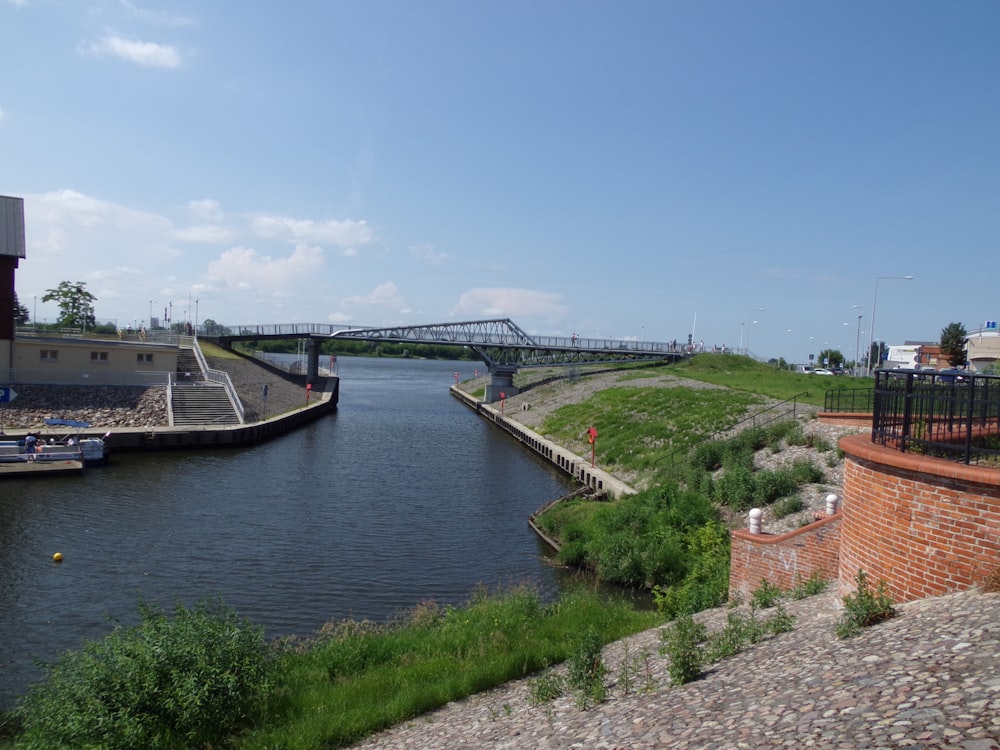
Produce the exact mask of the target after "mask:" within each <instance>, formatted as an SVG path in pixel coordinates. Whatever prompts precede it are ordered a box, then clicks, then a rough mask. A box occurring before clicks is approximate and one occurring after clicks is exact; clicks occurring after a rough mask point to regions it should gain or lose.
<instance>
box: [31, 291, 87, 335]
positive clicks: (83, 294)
mask: <svg viewBox="0 0 1000 750" xmlns="http://www.w3.org/2000/svg"><path fill="white" fill-rule="evenodd" d="M96 301H97V297H95V296H94V295H93V294H91V293H90V292H88V291H87V285H86V284H85V283H84V282H82V281H77V282H76V283H71V282H69V281H62V282H60V283H59V286H58V287H56V288H55V289H47V290H46V291H45V296H44V297H42V302H55V303H56V304H57V305H59V320H58V321H56V322H57V324H58V325H60V326H64V327H66V328H83V329H84V330H86V329H87V328H93V327H94V326H95V325H97V321H96V320H95V318H94V302H96Z"/></svg>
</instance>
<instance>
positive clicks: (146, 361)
mask: <svg viewBox="0 0 1000 750" xmlns="http://www.w3.org/2000/svg"><path fill="white" fill-rule="evenodd" d="M135 361H136V363H138V364H140V365H151V364H153V355H152V354H143V353H142V352H139V353H138V354H136V355H135Z"/></svg>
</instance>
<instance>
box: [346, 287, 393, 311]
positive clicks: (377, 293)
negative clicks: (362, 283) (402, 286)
mask: <svg viewBox="0 0 1000 750" xmlns="http://www.w3.org/2000/svg"><path fill="white" fill-rule="evenodd" d="M346 302H348V303H349V304H353V305H367V306H369V307H385V308H389V309H392V310H397V311H400V312H405V311H406V301H405V300H404V299H403V297H402V296H401V295H400V294H399V288H398V287H397V286H396V284H395V282H392V281H386V282H384V283H382V284H379V285H378V286H377V287H375V288H374V289H373V290H372V291H370V292H369V293H368V294H366V295H363V296H359V297H349V298H348V299H347V300H346Z"/></svg>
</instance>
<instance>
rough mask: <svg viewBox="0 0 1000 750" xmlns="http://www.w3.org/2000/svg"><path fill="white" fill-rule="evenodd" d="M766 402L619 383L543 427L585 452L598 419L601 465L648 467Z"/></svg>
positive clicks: (735, 395) (735, 393)
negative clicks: (590, 427)
mask: <svg viewBox="0 0 1000 750" xmlns="http://www.w3.org/2000/svg"><path fill="white" fill-rule="evenodd" d="M761 403H763V399H761V398H760V397H759V396H756V395H754V394H752V393H747V392H743V391H733V390H723V389H718V388H713V389H699V388H687V387H684V386H673V387H648V388H644V387H636V386H616V387H612V388H607V389H605V390H602V391H598V392H596V393H594V394H593V395H591V396H590V397H589V398H588V399H587V400H586V401H583V402H582V403H578V404H569V405H566V406H562V407H560V408H558V409H556V410H555V411H554V412H552V414H550V415H549V416H548V417H547V418H546V419H545V422H544V424H543V425H542V427H541V429H540V432H541V433H542V434H544V435H545V436H546V437H548V438H549V439H551V440H554V441H555V442H557V443H559V444H560V445H563V446H566V447H567V448H569V449H571V450H575V451H577V452H579V453H580V454H581V455H584V454H588V453H589V452H590V449H589V445H588V443H587V438H586V434H587V428H588V427H589V426H591V425H594V426H596V427H597V429H598V438H597V447H596V450H597V453H598V456H599V460H600V463H601V466H602V468H604V469H606V470H607V471H610V472H611V473H616V472H619V471H626V472H628V471H634V472H643V471H649V470H655V469H656V468H657V467H658V466H659V465H660V464H661V462H662V461H663V460H665V459H666V458H668V457H669V456H671V455H673V454H675V453H677V452H678V451H679V452H681V453H682V454H683V452H685V451H686V450H687V449H688V448H690V447H691V445H692V444H693V443H694V442H696V441H698V440H700V439H703V438H705V437H707V436H709V435H710V434H711V433H712V432H713V431H714V430H716V429H721V428H722V427H724V426H728V425H730V424H733V423H734V422H736V421H738V420H739V419H740V418H741V417H742V416H743V415H744V414H746V412H747V410H748V409H749V408H751V407H752V406H754V405H757V404H761Z"/></svg>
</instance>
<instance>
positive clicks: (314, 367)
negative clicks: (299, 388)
mask: <svg viewBox="0 0 1000 750" xmlns="http://www.w3.org/2000/svg"><path fill="white" fill-rule="evenodd" d="M306 341H307V343H306V384H307V385H308V384H312V383H315V382H316V379H317V378H318V377H319V341H317V340H316V339H314V338H311V337H310V338H308V339H306Z"/></svg>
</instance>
